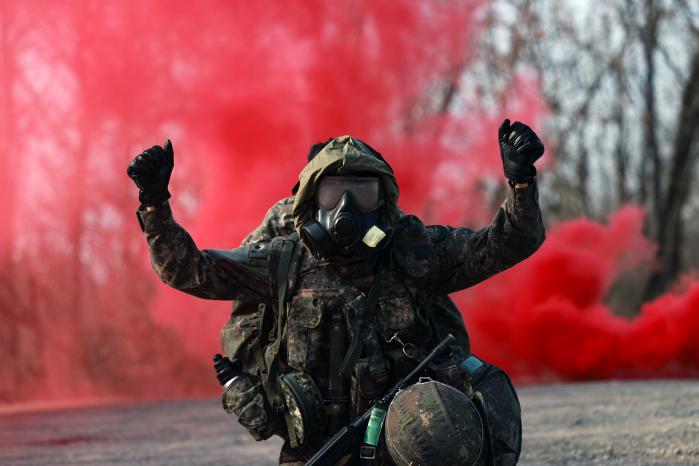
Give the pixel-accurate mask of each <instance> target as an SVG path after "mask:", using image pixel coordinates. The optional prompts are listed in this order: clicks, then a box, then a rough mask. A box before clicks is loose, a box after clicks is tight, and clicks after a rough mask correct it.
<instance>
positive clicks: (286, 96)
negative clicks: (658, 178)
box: [0, 0, 699, 402]
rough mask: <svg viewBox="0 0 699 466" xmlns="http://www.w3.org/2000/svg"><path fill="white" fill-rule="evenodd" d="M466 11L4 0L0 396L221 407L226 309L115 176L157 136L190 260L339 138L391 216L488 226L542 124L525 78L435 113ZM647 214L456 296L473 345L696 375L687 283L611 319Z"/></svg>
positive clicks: (603, 368) (519, 361)
mask: <svg viewBox="0 0 699 466" xmlns="http://www.w3.org/2000/svg"><path fill="white" fill-rule="evenodd" d="M478 4H479V2H477V1H462V2H440V1H435V2H417V1H409V0H383V1H376V0H374V1H371V2H370V1H358V2H357V1H344V2H338V1H320V0H317V1H303V2H302V1H288V2H249V1H247V2H243V1H239V2H209V3H206V4H202V2H187V1H176V2H175V1H168V2H154V1H138V2H136V1H133V2H113V3H111V4H105V3H103V2H98V1H88V2H80V3H76V2H54V3H46V2H33V1H26V2H21V3H20V2H4V3H2V4H0V5H1V6H0V8H1V10H0V31H1V32H2V34H0V41H2V42H1V43H0V54H2V56H1V57H0V64H1V65H0V174H1V175H0V176H2V179H1V180H0V200H1V201H2V202H3V206H4V213H5V218H6V222H5V226H4V227H3V229H2V230H0V231H1V235H0V262H1V263H2V264H3V267H2V268H1V269H0V316H1V317H2V323H3V325H2V328H0V355H2V360H3V361H4V364H2V365H1V366H0V402H17V401H24V400H38V401H47V400H48V401H51V400H65V399H78V398H86V397H105V396H126V397H173V396H183V395H195V394H208V393H212V392H214V391H215V390H216V386H215V382H214V379H213V374H212V372H211V369H210V367H209V361H210V356H211V354H213V353H214V352H216V351H217V350H218V333H219V329H220V327H221V326H222V325H223V323H224V322H225V320H226V318H227V315H228V312H229V304H228V303H217V302H211V301H203V300H198V299H196V298H192V297H189V296H186V295H184V294H181V293H178V292H176V291H173V290H170V289H168V288H166V287H165V286H164V285H162V284H160V283H159V282H158V281H157V279H156V278H155V277H154V274H153V272H152V271H151V270H150V267H149V264H148V258H147V251H146V249H145V245H144V241H143V238H142V236H141V233H140V231H139V229H138V226H137V223H136V219H135V215H134V210H135V208H136V205H137V200H136V192H135V189H134V187H133V185H132V183H131V181H130V180H128V178H127V177H126V175H125V169H126V165H127V164H128V162H129V160H130V159H131V158H132V157H133V156H134V155H135V154H136V153H137V152H139V151H140V150H142V149H144V148H146V147H148V146H150V145H152V144H160V143H162V141H163V140H164V139H165V138H167V137H169V138H171V139H172V140H173V142H174V148H175V160H176V166H175V171H174V174H173V180H172V186H171V192H172V193H173V205H174V210H175V215H176V218H177V219H178V220H179V221H180V223H182V224H183V225H185V226H186V227H187V229H188V230H189V231H190V232H191V233H192V235H193V237H194V238H195V239H196V240H197V242H198V244H199V245H200V246H201V247H220V248H226V247H234V246H236V245H237V244H238V243H239V241H240V240H241V239H242V237H243V236H244V234H245V233H246V232H247V231H249V230H250V229H252V228H253V227H254V226H255V225H256V224H257V223H258V222H259V221H260V220H261V218H262V216H263V214H264V212H265V210H266V209H267V207H268V206H269V205H271V204H272V203H273V202H274V201H275V200H277V199H279V198H281V197H284V196H286V195H288V193H289V190H290V188H291V186H292V185H293V183H294V181H295V178H296V175H297V174H298V172H299V170H300V169H301V167H302V166H303V164H304V159H305V155H306V151H307V149H308V147H309V146H310V144H312V143H314V142H317V141H320V140H324V139H326V138H328V137H331V136H337V135H340V134H352V135H355V136H357V137H360V138H362V139H364V140H366V141H368V142H369V143H370V144H372V145H373V146H375V147H376V148H377V149H378V150H380V151H381V152H382V153H384V154H385V156H386V158H387V159H388V160H389V162H390V163H391V164H392V165H393V166H394V168H395V169H396V172H397V173H398V179H399V183H400V185H401V206H402V207H403V208H404V209H405V210H407V211H413V212H416V213H418V214H420V215H422V216H423V217H424V218H425V219H426V220H428V221H435V222H436V221H445V222H449V223H452V224H460V223H464V222H468V223H469V224H471V225H482V224H483V223H484V222H486V221H487V219H488V217H490V216H491V215H492V212H493V208H492V206H491V205H488V204H487V203H486V202H490V199H489V198H483V196H482V195H481V194H480V193H481V192H482V191H481V190H480V186H481V185H482V184H483V183H485V184H486V185H489V186H500V185H501V183H502V182H501V178H502V176H501V173H500V169H501V167H500V161H499V157H498V155H497V147H496V143H495V134H496V129H497V126H498V124H499V123H500V121H501V120H502V118H503V117H504V116H508V117H510V118H512V119H520V120H523V121H527V122H530V123H532V124H534V125H535V126H536V125H537V123H538V122H539V120H540V119H541V117H542V116H544V115H545V108H544V106H543V105H542V103H541V99H540V98H539V95H538V92H537V87H536V79H533V78H530V77H518V78H516V83H517V84H516V86H515V87H514V88H513V89H512V90H510V91H509V92H508V93H507V95H503V96H502V99H501V107H500V108H498V109H495V110H493V111H492V112H489V113H488V114H483V113H482V112H480V111H477V110H474V109H475V107H474V108H471V107H468V106H467V104H468V102H451V103H450V104H451V107H450V108H451V109H452V110H453V111H452V112H446V113H445V112H444V111H443V110H442V107H443V106H444V105H443V104H444V103H445V102H443V96H444V95H447V94H448V93H447V92H446V89H448V87H449V86H450V85H455V84H457V83H458V76H459V74H460V73H461V71H462V70H463V69H465V68H466V67H468V66H469V62H470V56H469V53H468V52H469V44H471V43H473V40H474V38H475V37H476V36H477V34H478V33H479V31H480V25H479V24H478V19H477V18H478V15H477V11H476V9H477V7H478ZM440 96H441V97H440ZM544 162H546V161H544ZM547 163H550V161H549V162H547ZM8 174H12V175H11V176H8ZM544 176H545V175H544ZM454 199H459V202H454ZM639 215H640V214H639V213H638V212H637V211H635V210H624V211H621V212H619V213H618V214H617V215H616V216H615V217H614V218H613V219H612V220H611V222H610V225H608V226H602V225H597V224H594V223H592V222H588V221H584V220H580V221H576V222H573V223H571V224H568V225H559V226H558V227H557V228H555V229H554V230H552V231H551V232H550V233H549V239H548V242H547V243H546V245H545V246H544V248H543V249H542V250H541V251H540V252H539V253H537V254H536V255H535V256H534V257H533V258H532V259H530V260H528V261H527V262H526V263H525V264H522V265H520V266H518V267H516V268H515V269H513V270H511V271H508V272H507V273H506V274H503V275H502V276H500V277H498V278H496V279H494V280H492V281H489V282H487V283H484V284H482V285H479V286H478V287H476V288H474V289H472V290H469V291H466V292H465V293H463V294H462V295H460V296H459V298H458V300H459V302H460V303H461V304H462V306H463V309H464V312H465V315H466V318H467V322H468V324H469V329H470V331H471V334H472V336H473V340H474V349H475V351H477V352H478V353H479V354H482V355H483V356H484V357H486V358H491V359H492V360H493V361H495V362H498V363H500V364H502V365H504V366H505V367H507V368H508V369H510V370H511V371H512V372H513V374H515V375H516V376H518V377H519V378H520V379H542V378H547V377H551V376H555V377H559V378H595V377H607V376H648V375H655V374H660V375H678V374H679V375H681V374H687V373H691V372H692V371H694V370H695V369H696V366H697V362H696V361H697V354H696V352H694V353H692V351H696V350H692V349H691V346H689V344H688V338H689V335H691V330H692V329H695V330H696V324H693V323H692V320H691V315H690V313H689V310H690V309H691V308H692V306H693V305H696V302H697V301H698V300H699V290H697V289H696V287H691V286H690V287H689V288H688V291H686V292H685V294H684V295H681V296H665V297H663V298H661V299H660V300H658V301H656V302H655V303H652V304H649V305H647V306H646V308H645V309H644V312H643V314H642V316H641V317H639V318H638V319H636V320H635V321H633V322H626V321H623V320H620V319H616V318H613V317H611V316H610V314H609V312H608V310H607V309H606V308H605V307H604V306H603V305H602V304H601V303H602V300H603V298H604V297H605V293H606V291H607V289H608V287H609V285H610V283H611V282H612V281H613V279H614V277H615V276H616V274H618V273H619V272H620V271H622V270H623V269H624V268H625V267H631V266H635V265H638V262H634V261H633V260H632V259H634V260H635V259H636V258H638V256H640V257H645V256H647V254H649V252H650V251H651V250H652V248H651V247H650V246H649V245H648V244H646V242H645V241H644V240H643V238H642V237H641V236H640V223H639V222H640V220H639V219H640V217H639ZM693 303H694V304H693ZM495 307H497V308H499V309H501V312H500V313H498V314H497V315H491V314H492V313H489V314H484V313H482V312H480V310H481V309H493V308H495ZM552 348H555V351H553V350H552ZM583 348H584V351H582V349H583ZM7 361H10V363H9V364H8V363H7Z"/></svg>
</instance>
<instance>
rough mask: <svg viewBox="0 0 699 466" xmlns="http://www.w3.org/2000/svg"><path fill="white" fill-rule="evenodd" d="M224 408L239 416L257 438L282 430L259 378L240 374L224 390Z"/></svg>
mask: <svg viewBox="0 0 699 466" xmlns="http://www.w3.org/2000/svg"><path fill="white" fill-rule="evenodd" d="M221 401H222V403H223V409H224V410H226V412H227V413H232V414H234V415H235V416H236V417H237V418H238V422H240V425H242V426H243V427H245V428H246V429H247V431H248V432H250V435H252V436H253V437H254V438H255V440H266V439H268V438H270V437H271V436H272V435H274V434H275V433H279V432H281V430H282V429H281V424H280V423H279V421H278V420H277V418H276V417H275V416H274V414H273V413H272V410H271V408H270V407H269V405H268V404H267V402H266V401H265V398H264V395H263V393H262V387H261V386H260V383H259V381H258V380H257V379H255V378H253V377H250V376H248V375H245V374H240V375H239V376H237V377H236V378H235V379H233V380H232V381H231V383H230V385H228V387H227V388H226V390H225V391H224V392H223V396H222V400H221Z"/></svg>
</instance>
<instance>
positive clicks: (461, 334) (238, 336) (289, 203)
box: [221, 196, 470, 372]
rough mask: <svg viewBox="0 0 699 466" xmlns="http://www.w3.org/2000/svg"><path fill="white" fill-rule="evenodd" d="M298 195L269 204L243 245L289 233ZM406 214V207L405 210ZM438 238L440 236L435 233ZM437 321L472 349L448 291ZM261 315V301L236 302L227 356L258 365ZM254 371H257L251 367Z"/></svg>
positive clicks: (442, 332) (436, 304)
mask: <svg viewBox="0 0 699 466" xmlns="http://www.w3.org/2000/svg"><path fill="white" fill-rule="evenodd" d="M293 204H294V198H293V196H292V197H287V198H284V199H281V200H280V201H278V202H277V203H275V204H274V205H273V206H272V207H270V208H269V210H268V211H267V213H266V214H265V217H264V219H263V221H262V223H261V224H260V225H259V226H258V227H257V228H256V229H255V230H253V231H252V232H250V233H249V234H248V235H247V236H246V237H245V239H244V240H243V241H242V243H241V246H245V245H247V244H251V243H263V242H269V241H271V240H272V239H273V238H275V237H277V236H288V235H290V234H291V233H292V232H293V231H294V219H293V216H292V208H293ZM401 215H402V211H401ZM428 231H432V232H435V231H438V228H437V227H428ZM432 239H433V240H435V241H437V240H439V238H438V237H437V236H432ZM432 310H433V313H432V314H433V316H432V319H433V322H434V325H435V327H436V328H435V330H436V332H437V336H438V337H439V338H443V337H445V336H446V335H447V334H449V333H451V334H452V335H454V337H455V338H456V343H455V345H454V346H455V347H456V348H458V349H460V350H461V351H460V352H461V354H462V355H463V356H466V355H467V354H468V353H469V351H470V344H469V338H468V332H467V330H466V327H465V325H464V320H463V317H462V316H461V313H460V312H459V309H458V308H457V307H456V305H455V304H454V302H453V301H452V300H451V299H450V298H449V296H447V295H438V296H434V297H433V303H432ZM257 319H259V306H258V303H248V302H242V301H234V302H233V312H232V313H231V318H230V319H229V321H228V322H227V323H226V325H225V326H224V328H223V329H222V331H221V346H222V348H223V351H224V353H225V354H226V356H228V357H230V358H237V359H239V360H240V361H242V363H243V365H244V366H245V365H254V364H255V361H254V358H253V356H252V351H251V349H250V348H249V345H250V344H253V340H254V338H256V337H257V328H256V325H255V322H256V321H257ZM251 372H254V370H253V371H251Z"/></svg>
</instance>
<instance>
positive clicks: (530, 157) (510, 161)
mask: <svg viewBox="0 0 699 466" xmlns="http://www.w3.org/2000/svg"><path fill="white" fill-rule="evenodd" d="M498 142H499V143H500V157H501V158H502V166H503V168H504V170H505V176H506V177H507V179H508V180H510V183H513V184H516V183H531V182H532V181H533V180H532V179H533V178H534V177H535V176H536V168H534V162H536V161H537V160H538V159H539V157H541V156H542V155H543V154H544V144H543V143H542V142H541V140H540V139H539V137H538V136H537V135H536V133H534V131H532V130H531V128H529V126H527V125H525V124H524V123H520V122H519V121H515V122H514V123H512V125H510V120H508V119H505V121H503V122H502V124H501V125H500V128H499V129H498Z"/></svg>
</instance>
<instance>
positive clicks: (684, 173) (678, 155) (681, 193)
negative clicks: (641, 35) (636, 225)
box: [646, 45, 699, 299]
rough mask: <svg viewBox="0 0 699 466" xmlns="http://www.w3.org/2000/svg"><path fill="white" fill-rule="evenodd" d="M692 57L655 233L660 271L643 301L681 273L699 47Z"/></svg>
mask: <svg viewBox="0 0 699 466" xmlns="http://www.w3.org/2000/svg"><path fill="white" fill-rule="evenodd" d="M695 47H696V48H695V52H694V56H693V57H692V65H691V69H690V73H689V77H688V79H687V81H686V86H685V88H684V90H683V92H682V107H681V110H680V114H679V118H678V120H677V130H676V133H675V141H674V144H673V149H672V158H671V160H670V162H671V165H670V177H669V180H671V182H670V183H669V184H668V187H667V193H666V195H665V198H664V199H663V201H664V202H663V203H662V209H661V211H660V220H659V222H658V223H659V224H658V225H657V231H658V256H657V257H658V261H659V263H660V264H659V269H658V270H657V271H656V273H655V274H653V275H652V276H651V277H650V279H649V282H648V285H647V287H646V298H647V299H651V298H654V297H656V296H658V295H659V294H661V293H662V292H664V291H665V290H666V289H667V287H668V286H669V285H670V283H672V281H673V280H674V279H675V278H676V277H677V275H678V273H679V271H680V265H681V264H680V251H681V248H682V209H683V207H684V206H685V204H686V203H687V200H688V195H689V187H690V185H691V183H692V181H693V179H694V170H695V165H696V159H697V157H698V156H699V147H698V145H697V142H698V140H699V46H697V45H695Z"/></svg>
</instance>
